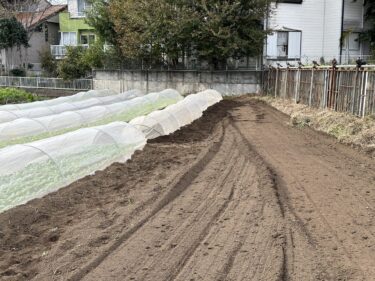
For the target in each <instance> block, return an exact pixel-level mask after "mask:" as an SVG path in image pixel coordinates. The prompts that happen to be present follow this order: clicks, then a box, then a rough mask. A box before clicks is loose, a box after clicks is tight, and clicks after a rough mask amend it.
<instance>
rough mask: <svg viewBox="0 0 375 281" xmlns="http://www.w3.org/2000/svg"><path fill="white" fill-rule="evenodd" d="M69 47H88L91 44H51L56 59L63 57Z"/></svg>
mask: <svg viewBox="0 0 375 281" xmlns="http://www.w3.org/2000/svg"><path fill="white" fill-rule="evenodd" d="M67 47H83V48H84V49H88V48H89V45H76V46H65V45H51V54H52V56H53V57H54V58H56V59H63V58H64V57H65V56H66V53H67Z"/></svg>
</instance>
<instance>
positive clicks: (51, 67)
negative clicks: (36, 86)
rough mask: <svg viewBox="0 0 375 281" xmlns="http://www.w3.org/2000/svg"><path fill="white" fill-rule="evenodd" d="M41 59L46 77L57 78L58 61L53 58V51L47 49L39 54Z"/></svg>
mask: <svg viewBox="0 0 375 281" xmlns="http://www.w3.org/2000/svg"><path fill="white" fill-rule="evenodd" d="M39 58H40V63H41V67H42V69H43V72H44V75H45V76H48V77H57V61H56V59H55V58H54V57H53V56H52V54H51V51H50V50H49V49H45V50H43V51H41V52H39Z"/></svg>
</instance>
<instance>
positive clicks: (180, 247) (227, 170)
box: [85, 125, 285, 280]
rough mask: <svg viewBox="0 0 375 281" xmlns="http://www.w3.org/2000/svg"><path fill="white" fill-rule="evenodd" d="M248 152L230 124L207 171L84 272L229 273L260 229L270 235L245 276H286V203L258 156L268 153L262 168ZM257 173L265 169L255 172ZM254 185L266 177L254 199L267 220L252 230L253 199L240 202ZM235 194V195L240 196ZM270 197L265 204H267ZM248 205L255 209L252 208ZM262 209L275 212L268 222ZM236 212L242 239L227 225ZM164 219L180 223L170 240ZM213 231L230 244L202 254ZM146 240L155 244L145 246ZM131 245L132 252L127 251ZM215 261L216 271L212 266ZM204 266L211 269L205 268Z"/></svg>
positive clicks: (163, 276) (110, 275)
mask: <svg viewBox="0 0 375 281" xmlns="http://www.w3.org/2000/svg"><path fill="white" fill-rule="evenodd" d="M248 154H249V151H248V147H247V146H244V145H243V140H241V136H240V135H239V134H237V133H236V131H235V130H234V129H233V127H232V126H231V125H229V126H226V127H225V132H224V140H223V142H222V144H221V147H220V149H219V150H217V154H216V155H215V156H214V157H213V158H212V159H211V161H210V162H209V163H208V164H207V165H205V167H204V169H202V170H201V171H200V174H199V175H198V176H197V177H196V180H195V181H193V182H192V183H191V184H190V186H189V188H188V189H185V190H184V192H182V193H181V194H180V196H179V197H178V198H176V200H175V201H172V202H170V203H169V204H168V205H166V206H165V207H164V208H163V209H162V210H159V212H158V213H157V214H155V216H154V217H152V218H151V219H150V220H149V221H147V223H145V224H144V225H143V226H142V227H141V228H139V230H138V232H137V235H134V236H133V237H131V238H129V239H128V240H127V242H126V243H124V245H123V247H121V248H118V250H116V251H115V252H114V253H112V254H111V256H108V260H104V261H103V263H102V264H100V265H99V266H98V267H97V268H96V269H94V270H93V271H92V272H90V274H88V275H87V276H86V278H85V280H94V279H95V278H99V279H101V280H107V279H110V280H195V279H194V277H193V276H190V277H189V276H186V272H187V274H190V273H191V272H195V274H196V275H197V276H200V278H201V279H199V280H224V279H226V276H227V275H229V274H230V272H231V269H232V267H233V263H234V262H235V260H236V258H237V255H238V253H239V251H240V250H241V249H242V248H243V245H244V244H245V242H246V240H248V239H251V237H254V236H258V232H260V231H261V232H262V235H260V236H259V239H261V240H263V243H262V247H259V249H258V250H259V252H260V253H262V254H261V255H260V257H257V258H258V259H257V260H258V263H257V266H256V267H255V272H253V271H251V270H249V271H247V272H245V273H244V275H245V276H244V280H250V279H248V276H249V275H251V273H252V272H253V273H252V275H254V276H255V278H256V279H254V280H259V279H258V278H263V280H280V279H281V278H282V276H284V275H285V269H284V268H283V265H284V264H285V262H284V260H283V255H282V252H283V250H282V247H283V246H284V244H285V241H284V238H283V237H284V235H282V234H279V235H275V233H281V232H282V231H283V228H282V227H279V226H280V225H282V216H279V215H277V214H280V206H279V205H278V202H277V198H276V196H275V189H274V186H273V184H274V182H273V181H272V179H271V178H270V176H271V175H270V174H269V173H268V169H267V167H264V165H263V164H262V162H259V161H261V160H260V159H259V158H258V162H257V163H256V164H257V165H259V166H261V168H262V169H263V170H264V173H258V169H257V165H255V164H254V163H253V160H254V159H250V158H249V156H248ZM252 154H253V153H252ZM250 155H251V154H250ZM251 156H253V155H251ZM250 160H251V161H250ZM257 173H258V174H259V175H258V176H256V174H257ZM257 177H260V179H258V178H257ZM254 178H256V180H254ZM262 181H263V182H262ZM264 182H267V183H268V185H263V183H264ZM252 185H254V187H255V186H256V190H258V189H259V186H260V185H261V187H262V189H261V191H259V197H258V198H257V197H256V196H255V197H254V199H253V200H254V205H255V206H256V207H257V209H258V210H259V211H261V213H260V214H259V217H258V220H254V223H255V222H256V221H257V222H258V223H259V224H262V225H263V226H262V227H260V228H261V230H260V231H258V232H257V231H253V235H249V236H248V232H249V230H250V228H251V226H252V224H251V223H249V219H250V220H252V216H251V215H250V214H252V213H250V211H251V209H249V208H250V206H252V205H249V201H248V200H242V201H241V204H240V205H239V204H238V203H239V200H240V199H241V196H239V194H241V192H247V193H248V194H247V195H248V197H246V198H247V199H249V196H251V193H252V192H253V191H255V190H253V188H251V187H252ZM241 186H242V187H241ZM241 189H242V190H241ZM263 189H267V190H268V191H267V192H266V193H267V194H262V193H264V191H263ZM195 193H198V194H199V195H198V197H199V201H197V200H196V196H193V194H195ZM237 194H238V195H237ZM235 195H236V200H233V196H235ZM269 195H271V198H270V197H269ZM266 197H267V198H266ZM265 205H266V207H264V206H265ZM189 206H190V207H191V208H192V209H193V210H194V211H193V212H192V211H189V212H188V213H187V216H186V217H180V218H179V215H182V214H181V213H180V210H183V209H187V208H189ZM246 210H248V211H247V212H246ZM228 212H229V213H232V216H231V217H232V219H229V218H222V217H223V216H228ZM262 212H266V213H267V215H270V216H271V217H272V219H271V220H269V223H263V221H264V220H265V214H263V213H262ZM185 214H186V213H185ZM271 214H272V215H271ZM249 215H250V216H249ZM275 215H276V217H275ZM228 217H230V216H228ZM246 217H247V219H246ZM176 218H177V219H176ZM220 218H222V219H220ZM233 219H235V220H236V223H235V224H234V229H232V231H237V232H240V234H238V233H237V234H238V236H239V237H237V236H236V237H237V238H236V240H233V237H232V236H231V233H232V231H230V230H227V229H229V228H230V226H231V225H232V226H233ZM220 220H221V225H220ZM244 220H245V223H244ZM255 224H257V223H255ZM259 224H258V225H259ZM155 225H156V227H155ZM163 226H167V227H172V228H173V232H172V233H171V234H170V235H168V236H167V237H164V238H165V241H162V240H163V234H162V233H164V232H165V230H163V229H162V232H161V233H158V232H157V230H159V229H160V228H162V227H163ZM225 227H226V228H227V229H225ZM228 231H229V232H228ZM215 233H216V234H218V235H219V236H220V238H218V237H216V238H217V239H216V238H212V237H215ZM265 235H266V236H267V237H268V238H267V239H265ZM207 237H211V238H212V239H213V240H214V241H215V239H216V241H217V242H218V243H221V244H222V245H223V246H222V249H220V250H219V252H217V253H216V255H215V256H214V257H211V258H210V257H209V255H204V256H205V257H207V258H208V260H207V261H205V259H204V256H203V257H202V256H200V253H201V252H202V247H206V246H207V245H208V244H207V243H208V242H204V243H203V244H202V241H206V240H207V239H208V238H207ZM211 238H210V239H211ZM228 240H229V241H228ZM256 240H257V241H256V242H260V241H258V239H256ZM276 240H279V241H276ZM142 241H144V242H147V245H151V246H146V247H145V248H142V249H139V246H140V245H141V244H142ZM275 241H276V242H275ZM264 242H265V243H264ZM212 243H213V242H212ZM209 244H210V243H209ZM171 245H172V246H171ZM246 246H247V250H243V253H251V252H252V249H251V247H252V246H251V244H248V243H246ZM141 247H142V246H141ZM154 247H156V250H154ZM209 248H210V247H209ZM210 250H212V248H211V249H210ZM130 252H131V253H132V255H131V256H129V255H127V253H130ZM198 252H199V253H198ZM228 253H229V254H228ZM218 256H221V257H222V259H221V260H220V259H219V258H218ZM248 258H251V255H250V254H248V255H247V257H246V259H248ZM277 258H278V260H277ZM255 259H256V257H255ZM118 260H122V263H123V264H125V265H126V266H125V267H122V266H120V265H119V264H116V263H115V264H114V263H113V261H118ZM275 264H279V266H276V268H275ZM197 266H200V269H199V268H195V269H194V267H197ZM208 268H209V269H210V271H213V272H212V273H210V274H208V273H207V269H208ZM199 271H201V273H205V274H204V275H203V274H200V273H199ZM205 271H206V272H205ZM265 276H266V277H265Z"/></svg>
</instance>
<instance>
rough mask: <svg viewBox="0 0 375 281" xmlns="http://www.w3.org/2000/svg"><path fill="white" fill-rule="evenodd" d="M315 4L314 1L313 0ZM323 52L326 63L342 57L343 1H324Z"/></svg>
mask: <svg viewBox="0 0 375 281" xmlns="http://www.w3.org/2000/svg"><path fill="white" fill-rule="evenodd" d="M312 1H313V2H314V0H312ZM323 2H324V11H325V13H324V14H325V17H324V30H323V36H324V37H323V50H322V52H321V57H323V58H324V60H325V61H326V62H329V61H331V60H332V59H334V58H336V59H337V60H339V56H340V38H341V23H342V0H324V1H323Z"/></svg>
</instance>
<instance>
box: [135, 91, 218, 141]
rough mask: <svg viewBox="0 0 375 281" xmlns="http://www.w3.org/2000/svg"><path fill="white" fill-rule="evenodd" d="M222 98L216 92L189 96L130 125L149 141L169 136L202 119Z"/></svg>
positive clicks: (138, 118)
mask: <svg viewBox="0 0 375 281" xmlns="http://www.w3.org/2000/svg"><path fill="white" fill-rule="evenodd" d="M222 99H223V98H222V96H221V94H220V93H219V92H217V91H215V90H206V91H203V92H200V93H198V94H193V95H189V96H187V97H186V98H185V99H183V100H182V101H180V102H178V103H176V104H173V105H170V106H168V107H166V108H165V109H164V110H158V111H154V112H152V113H150V114H149V115H147V116H140V117H137V118H134V119H133V120H132V121H130V124H132V125H134V126H135V127H136V128H138V129H139V130H141V131H142V132H143V133H144V134H145V135H146V138H147V139H153V138H157V137H159V136H164V135H169V134H171V133H173V132H175V131H177V130H178V129H180V128H181V127H183V126H186V125H188V124H190V123H192V122H193V121H195V120H196V119H198V118H200V117H201V116H202V114H203V111H205V110H206V109H207V108H208V107H210V106H212V105H214V104H216V103H218V102H220V101H221V100H222Z"/></svg>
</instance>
